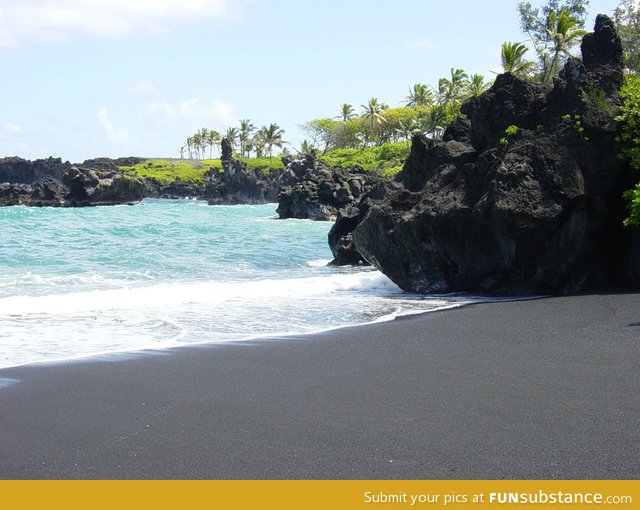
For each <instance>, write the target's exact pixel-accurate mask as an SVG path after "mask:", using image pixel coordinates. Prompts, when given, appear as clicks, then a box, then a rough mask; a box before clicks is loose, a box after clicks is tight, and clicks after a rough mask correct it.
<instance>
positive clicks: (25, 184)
mask: <svg viewBox="0 0 640 510" xmlns="http://www.w3.org/2000/svg"><path fill="white" fill-rule="evenodd" d="M143 192H144V183H143V182H142V181H141V180H139V179H136V178H133V177H128V176H125V175H122V174H121V173H119V172H117V171H114V170H111V169H103V170H100V169H97V168H88V167H85V166H73V165H71V164H70V163H69V162H66V163H63V162H62V161H61V160H60V159H59V158H57V159H54V158H48V159H44V160H36V161H27V160H24V159H21V158H4V159H1V160H0V206H11V205H28V206H53V207H84V206H97V205H116V204H129V203H135V202H138V201H140V200H141V199H142V196H143Z"/></svg>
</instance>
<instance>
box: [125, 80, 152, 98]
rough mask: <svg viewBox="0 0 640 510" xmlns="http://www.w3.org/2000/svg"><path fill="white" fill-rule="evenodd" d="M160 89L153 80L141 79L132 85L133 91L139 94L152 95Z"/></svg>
mask: <svg viewBox="0 0 640 510" xmlns="http://www.w3.org/2000/svg"><path fill="white" fill-rule="evenodd" d="M157 91H158V88H157V87H156V84H155V83H153V82H152V81H151V80H140V81H138V82H136V83H135V84H134V85H133V87H131V92H132V93H133V94H136V95H139V96H152V95H154V94H155V93H156V92H157Z"/></svg>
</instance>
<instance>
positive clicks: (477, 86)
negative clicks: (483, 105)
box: [465, 74, 491, 99]
mask: <svg viewBox="0 0 640 510" xmlns="http://www.w3.org/2000/svg"><path fill="white" fill-rule="evenodd" d="M489 87H491V83H487V82H485V81H484V76H482V75H481V74H472V75H471V76H470V77H469V81H468V82H467V86H466V94H465V98H466V99H468V98H471V97H478V96H479V95H480V94H482V93H483V92H485V91H486V90H487V89H488V88H489Z"/></svg>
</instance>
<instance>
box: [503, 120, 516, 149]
mask: <svg viewBox="0 0 640 510" xmlns="http://www.w3.org/2000/svg"><path fill="white" fill-rule="evenodd" d="M518 131H519V128H518V126H514V125H513V124H511V125H510V126H507V128H506V129H505V130H504V134H505V135H506V136H503V137H502V138H500V140H498V143H499V144H500V146H501V147H503V148H506V147H507V146H508V145H509V138H510V137H512V136H516V135H517V134H518Z"/></svg>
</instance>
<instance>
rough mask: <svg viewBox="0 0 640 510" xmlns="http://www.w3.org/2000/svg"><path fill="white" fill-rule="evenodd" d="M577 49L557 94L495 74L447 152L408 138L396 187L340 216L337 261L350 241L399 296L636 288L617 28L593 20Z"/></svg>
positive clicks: (455, 128) (453, 133)
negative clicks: (620, 125)
mask: <svg viewBox="0 0 640 510" xmlns="http://www.w3.org/2000/svg"><path fill="white" fill-rule="evenodd" d="M581 49H582V61H579V60H576V59H571V60H569V62H568V63H567V64H566V66H565V68H564V70H563V72H562V73H561V75H560V77H559V78H557V79H556V80H555V82H554V84H553V86H552V87H550V86H544V85H540V84H535V83H531V82H527V81H523V80H520V79H518V78H516V77H514V76H512V75H510V74H503V75H500V76H498V77H497V79H496V81H495V84H494V85H493V87H492V88H491V89H490V90H489V91H487V92H486V93H484V94H483V95H481V96H480V97H478V98H476V99H474V100H472V101H470V102H469V103H467V104H465V105H464V106H463V109H462V111H463V114H464V117H463V118H461V119H458V120H457V121H456V122H454V124H453V125H451V126H449V128H448V129H447V130H446V132H445V135H444V140H443V141H433V140H430V139H427V138H425V137H423V136H416V137H414V139H413V145H412V150H411V154H410V157H409V158H408V160H407V162H406V164H405V166H404V169H403V171H402V172H401V173H400V174H399V176H398V179H397V182H396V183H393V184H392V185H388V186H386V187H385V188H384V189H378V190H376V192H375V194H372V195H369V196H365V197H364V199H363V200H362V201H361V202H360V204H359V205H358V207H357V209H354V210H351V211H350V212H346V213H345V214H344V215H342V217H341V218H339V221H338V222H337V223H336V226H335V227H334V229H333V231H332V233H333V237H331V236H330V239H332V241H331V245H332V249H333V250H334V254H335V253H336V252H337V253H339V252H340V250H339V248H340V246H339V243H340V242H344V241H348V239H349V236H351V240H352V244H353V247H352V248H353V249H355V250H356V251H357V252H358V253H359V254H360V255H361V256H362V257H363V258H364V259H365V260H367V261H368V262H370V263H371V264H373V265H374V266H376V267H377V268H378V269H380V270H381V271H382V272H383V273H385V274H386V275H388V276H389V277H390V278H391V279H392V280H393V281H394V282H396V283H397V284H398V285H399V286H400V287H401V288H403V289H405V290H407V291H417V292H452V291H472V292H483V293H494V294H512V295H522V294H531V293H552V294H562V293H572V292H578V291H585V290H589V289H596V288H603V287H607V286H611V285H615V284H619V283H621V282H626V283H629V282H634V284H635V285H636V286H637V285H638V279H637V278H638V274H637V273H638V262H637V260H638V257H637V244H638V241H637V231H636V232H633V231H632V230H631V229H625V228H623V227H622V221H623V218H624V216H625V214H626V210H625V204H624V203H623V200H622V198H621V195H622V192H623V190H624V189H627V188H629V187H630V185H631V182H632V180H633V179H634V176H633V175H632V173H631V171H630V170H629V168H628V167H627V166H626V165H625V164H624V162H623V161H621V160H620V159H619V158H618V153H619V148H618V146H617V142H616V134H617V126H616V123H615V121H614V117H615V114H616V111H617V108H618V106H619V101H620V100H619V96H618V93H619V90H620V86H621V84H622V81H623V68H622V48H621V44H620V39H619V37H618V36H617V34H616V33H615V30H614V26H613V23H612V21H611V20H610V19H609V18H607V17H606V16H598V18H597V21H596V25H595V30H594V32H593V33H592V34H589V35H587V36H585V38H584V40H583V42H582V47H581ZM339 227H340V228H339ZM634 236H635V240H634ZM634 243H635V246H636V248H635V252H634V248H633V246H634ZM634 253H635V255H634ZM634 257H635V262H632V260H634ZM634 272H635V275H634ZM634 278H635V279H634Z"/></svg>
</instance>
